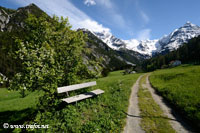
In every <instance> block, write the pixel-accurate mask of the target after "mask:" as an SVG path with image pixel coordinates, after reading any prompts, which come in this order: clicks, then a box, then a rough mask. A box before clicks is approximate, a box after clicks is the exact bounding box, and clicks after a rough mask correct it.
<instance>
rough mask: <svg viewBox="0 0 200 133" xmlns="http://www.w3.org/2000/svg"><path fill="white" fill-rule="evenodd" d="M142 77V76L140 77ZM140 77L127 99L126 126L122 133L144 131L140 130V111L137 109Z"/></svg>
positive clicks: (139, 132) (142, 132)
mask: <svg viewBox="0 0 200 133" xmlns="http://www.w3.org/2000/svg"><path fill="white" fill-rule="evenodd" d="M142 76H144V75H142ZM142 76H140V77H139V78H138V79H137V81H136V83H135V84H134V86H133V87H132V92H131V96H130V99H129V107H128V114H127V121H126V126H125V127H124V131H123V132H124V133H144V131H143V130H142V129H141V128H140V125H139V124H140V119H141V118H140V117H139V115H140V111H139V108H138V96H137V92H138V89H139V81H140V79H141V78H142Z"/></svg>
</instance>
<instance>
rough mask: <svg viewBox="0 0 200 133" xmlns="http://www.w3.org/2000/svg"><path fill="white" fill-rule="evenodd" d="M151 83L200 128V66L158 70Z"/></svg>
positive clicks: (152, 76)
mask: <svg viewBox="0 0 200 133" xmlns="http://www.w3.org/2000/svg"><path fill="white" fill-rule="evenodd" d="M150 81H151V84H152V85H153V87H154V88H155V89H156V90H157V91H158V92H159V93H160V94H161V95H162V96H163V97H165V98H166V99H167V100H168V101H170V102H171V103H172V104H173V105H175V106H176V107H177V108H178V109H179V110H180V111H181V113H183V114H184V116H186V117H187V118H188V119H190V120H191V121H193V122H194V123H195V124H196V125H197V126H199V127H200V66H191V65H184V66H179V67H176V68H171V69H163V70H158V71H155V72H153V74H152V75H151V77H150Z"/></svg>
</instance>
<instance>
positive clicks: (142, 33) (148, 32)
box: [137, 29, 151, 40]
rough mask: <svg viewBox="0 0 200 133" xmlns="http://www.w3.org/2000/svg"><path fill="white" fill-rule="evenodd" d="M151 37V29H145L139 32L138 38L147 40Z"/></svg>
mask: <svg viewBox="0 0 200 133" xmlns="http://www.w3.org/2000/svg"><path fill="white" fill-rule="evenodd" d="M150 37H151V29H143V30H141V31H140V32H139V33H138V36H137V39H138V40H146V39H150Z"/></svg>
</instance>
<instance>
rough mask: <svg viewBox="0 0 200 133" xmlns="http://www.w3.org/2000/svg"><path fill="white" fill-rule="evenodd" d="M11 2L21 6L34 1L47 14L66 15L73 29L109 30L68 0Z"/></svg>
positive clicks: (17, 0) (19, 0) (21, 0)
mask: <svg viewBox="0 0 200 133" xmlns="http://www.w3.org/2000/svg"><path fill="white" fill-rule="evenodd" d="M12 2H15V3H17V4H19V5H21V6H26V5H28V4H30V3H35V4H36V5H37V6H38V7H40V8H41V9H42V10H44V11H45V12H47V14H49V15H54V14H55V15H57V16H63V17H68V18H69V22H70V24H72V26H73V29H77V28H87V29H91V30H95V31H103V30H108V31H110V29H108V28H105V27H104V26H103V25H101V24H99V23H98V22H96V21H94V20H92V19H91V18H90V17H89V16H88V15H87V14H85V13H84V12H82V11H81V10H79V9H78V8H77V7H75V6H74V5H73V4H72V3H71V2H70V1H69V0H59V2H58V1H55V0H43V1H41V0H13V1H12Z"/></svg>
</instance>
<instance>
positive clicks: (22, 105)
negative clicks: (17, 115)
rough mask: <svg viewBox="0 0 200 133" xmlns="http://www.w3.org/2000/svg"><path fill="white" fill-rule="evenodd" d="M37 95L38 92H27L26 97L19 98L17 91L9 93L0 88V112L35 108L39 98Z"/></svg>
mask: <svg viewBox="0 0 200 133" xmlns="http://www.w3.org/2000/svg"><path fill="white" fill-rule="evenodd" d="M38 94H39V93H38V92H33V93H30V92H29V93H28V94H27V96H26V97H24V98H21V95H20V93H19V92H18V91H9V90H7V89H6V88H0V112H5V111H20V110H23V109H27V108H35V105H36V102H37V99H38V97H39V95H38Z"/></svg>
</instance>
